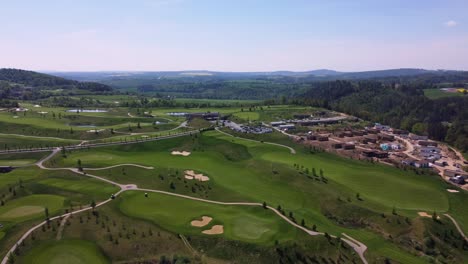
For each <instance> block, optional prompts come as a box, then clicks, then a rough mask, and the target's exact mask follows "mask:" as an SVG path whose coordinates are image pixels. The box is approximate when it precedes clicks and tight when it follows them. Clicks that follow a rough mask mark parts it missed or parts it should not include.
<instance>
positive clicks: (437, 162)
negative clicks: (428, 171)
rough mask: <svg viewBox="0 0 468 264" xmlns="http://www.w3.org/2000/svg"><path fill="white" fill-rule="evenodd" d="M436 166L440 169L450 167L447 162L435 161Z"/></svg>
mask: <svg viewBox="0 0 468 264" xmlns="http://www.w3.org/2000/svg"><path fill="white" fill-rule="evenodd" d="M434 164H435V165H437V166H440V167H445V166H447V165H448V164H447V162H446V161H434Z"/></svg>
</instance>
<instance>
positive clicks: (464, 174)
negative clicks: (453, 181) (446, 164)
mask: <svg viewBox="0 0 468 264" xmlns="http://www.w3.org/2000/svg"><path fill="white" fill-rule="evenodd" d="M444 176H446V177H456V176H462V177H464V178H468V173H467V172H464V171H455V170H444Z"/></svg>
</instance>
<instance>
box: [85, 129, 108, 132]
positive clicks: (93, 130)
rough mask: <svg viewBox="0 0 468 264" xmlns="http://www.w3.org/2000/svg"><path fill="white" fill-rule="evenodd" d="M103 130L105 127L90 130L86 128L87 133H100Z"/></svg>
mask: <svg viewBox="0 0 468 264" xmlns="http://www.w3.org/2000/svg"><path fill="white" fill-rule="evenodd" d="M103 131H105V129H92V130H88V131H86V132H88V133H101V132H103Z"/></svg>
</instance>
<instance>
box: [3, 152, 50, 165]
mask: <svg viewBox="0 0 468 264" xmlns="http://www.w3.org/2000/svg"><path fill="white" fill-rule="evenodd" d="M47 154H48V152H40V153H20V154H1V155H0V166H13V167H14V166H24V165H29V164H34V163H35V162H37V161H38V160H40V159H41V158H43V157H44V156H45V155H47Z"/></svg>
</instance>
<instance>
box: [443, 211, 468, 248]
mask: <svg viewBox="0 0 468 264" xmlns="http://www.w3.org/2000/svg"><path fill="white" fill-rule="evenodd" d="M444 215H445V216H446V217H448V219H450V220H451V221H452V223H453V224H454V225H455V227H456V228H457V230H458V232H459V233H460V235H461V236H462V237H463V238H464V239H465V240H466V241H468V237H467V236H466V235H465V233H464V232H463V230H462V229H461V227H460V225H458V223H457V221H456V220H455V219H454V218H453V217H452V216H451V215H449V214H444Z"/></svg>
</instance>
